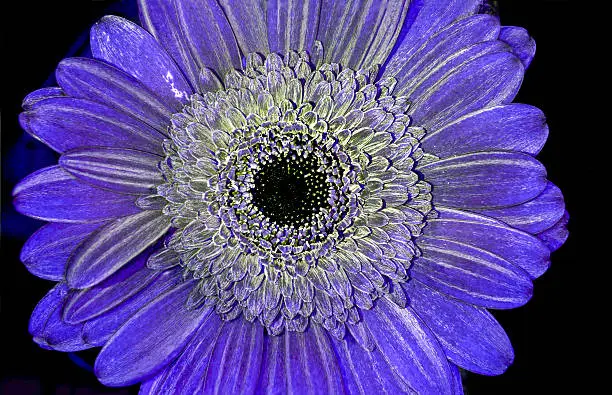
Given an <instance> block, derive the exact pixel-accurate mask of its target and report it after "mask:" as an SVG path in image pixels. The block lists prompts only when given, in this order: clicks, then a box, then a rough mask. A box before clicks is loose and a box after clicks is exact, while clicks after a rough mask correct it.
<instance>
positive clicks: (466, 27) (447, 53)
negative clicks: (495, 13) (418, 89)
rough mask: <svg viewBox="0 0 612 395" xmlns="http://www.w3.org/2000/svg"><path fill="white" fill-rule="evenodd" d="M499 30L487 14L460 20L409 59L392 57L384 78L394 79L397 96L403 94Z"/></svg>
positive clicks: (494, 37) (496, 22) (438, 34)
mask: <svg viewBox="0 0 612 395" xmlns="http://www.w3.org/2000/svg"><path fill="white" fill-rule="evenodd" d="M499 29H500V27H499V22H498V20H497V18H494V17H492V16H489V15H474V16H471V17H468V18H464V19H461V20H459V21H457V22H455V23H452V24H451V25H449V26H447V27H446V28H444V29H442V30H441V31H439V32H438V33H436V34H435V35H434V36H433V37H431V38H430V39H429V40H428V41H427V42H425V43H423V45H422V46H421V47H420V48H419V49H418V50H417V51H415V52H413V53H412V55H411V56H410V57H408V58H405V57H401V56H395V55H394V56H392V57H391V58H390V60H389V62H388V64H387V65H386V68H385V70H384V71H383V78H384V77H394V78H395V79H396V80H397V93H399V94H403V92H405V91H408V90H409V89H411V88H413V87H414V85H415V83H416V81H417V80H419V79H423V78H424V77H425V76H426V75H427V74H429V73H433V72H434V70H436V69H437V68H440V67H441V66H442V65H443V64H445V63H447V62H448V61H449V60H450V59H452V58H457V57H458V56H459V55H460V53H461V52H462V51H463V52H465V51H466V48H468V47H470V46H473V45H474V44H477V43H480V42H483V41H490V40H494V39H496V38H497V36H498V35H499Z"/></svg>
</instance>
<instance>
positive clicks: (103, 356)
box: [94, 281, 212, 387]
mask: <svg viewBox="0 0 612 395" xmlns="http://www.w3.org/2000/svg"><path fill="white" fill-rule="evenodd" d="M194 284H195V281H187V282H185V283H183V284H181V285H180V286H178V287H176V288H174V289H173V290H171V291H170V292H167V293H165V294H163V295H161V296H160V297H158V298H157V299H155V300H154V301H153V302H151V303H150V304H148V305H147V306H146V307H145V308H144V309H142V310H140V311H139V312H138V313H136V314H135V315H134V316H133V317H132V318H131V319H130V320H129V321H128V322H126V323H125V324H124V325H123V326H122V327H121V328H120V329H119V330H118V331H117V332H116V333H115V334H114V335H113V337H112V338H111V339H110V340H109V342H108V343H107V344H106V345H105V346H104V348H102V351H100V354H99V355H98V358H97V359H96V363H95V366H94V370H95V373H96V376H97V377H98V379H99V380H100V381H101V382H102V383H103V384H105V385H108V386H111V387H114V386H125V385H130V384H134V383H137V382H138V381H140V380H142V379H143V378H145V377H148V376H150V375H151V374H152V373H154V372H155V371H157V370H159V369H161V368H163V367H164V366H166V365H167V364H168V363H169V362H170V361H172V360H174V358H176V357H177V355H178V354H179V353H180V351H181V349H182V347H183V346H184V345H185V344H186V343H187V342H188V341H189V340H190V339H191V337H192V336H193V334H194V333H195V330H196V329H197V328H198V327H199V326H200V324H201V323H202V322H203V321H204V319H205V318H206V317H207V316H208V315H209V314H210V313H211V312H212V310H211V309H210V308H202V309H196V310H187V309H186V308H185V301H186V299H187V296H188V295H189V292H191V290H192V289H193V286H194Z"/></svg>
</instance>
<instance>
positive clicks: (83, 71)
mask: <svg viewBox="0 0 612 395" xmlns="http://www.w3.org/2000/svg"><path fill="white" fill-rule="evenodd" d="M55 78H56V79H57V83H58V84H59V85H60V86H61V87H62V88H63V89H64V90H65V91H66V93H68V94H69V95H70V96H72V97H76V98H81V99H87V100H91V101H94V102H97V103H100V104H104V105H106V106H108V107H111V108H115V109H117V110H120V111H122V112H124V113H126V114H128V115H130V116H131V117H133V118H135V119H138V120H139V121H141V122H142V123H144V124H147V125H150V126H151V127H153V128H155V130H157V131H158V133H159V138H160V139H162V138H163V137H165V136H166V129H167V128H168V125H170V117H171V116H172V114H173V113H175V112H178V111H180V109H181V106H180V103H179V102H172V101H170V102H169V101H167V100H163V98H160V97H159V96H158V95H157V94H156V93H154V92H152V91H151V90H149V88H147V87H146V86H145V85H144V84H143V83H142V82H140V81H139V80H137V79H136V78H134V77H132V76H131V75H128V74H126V73H125V72H123V71H121V70H119V69H118V68H116V67H114V66H111V65H109V64H106V63H103V62H100V61H97V60H94V59H87V58H69V59H64V60H63V61H61V62H60V64H59V65H58V66H57V69H56V71H55Z"/></svg>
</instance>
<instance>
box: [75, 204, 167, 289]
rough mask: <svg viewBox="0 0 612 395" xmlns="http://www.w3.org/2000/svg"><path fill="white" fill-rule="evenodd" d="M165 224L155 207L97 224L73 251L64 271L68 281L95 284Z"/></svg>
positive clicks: (155, 237)
mask: <svg viewBox="0 0 612 395" xmlns="http://www.w3.org/2000/svg"><path fill="white" fill-rule="evenodd" d="M169 228H170V219H169V218H167V217H166V216H164V215H163V214H161V213H160V212H159V211H143V212H140V213H138V214H134V215H131V216H129V217H124V218H120V219H117V220H115V221H113V222H111V223H109V224H108V225H105V226H103V227H101V228H100V229H98V230H97V231H96V232H94V233H93V234H92V235H91V236H90V237H88V238H87V239H86V240H85V241H84V242H83V243H81V245H79V247H78V248H77V249H76V250H75V251H74V254H73V255H72V257H71V258H70V262H69V263H68V270H67V272H66V279H67V281H68V284H69V285H70V287H71V288H87V287H91V286H93V285H96V284H99V283H100V282H101V281H103V280H104V279H106V278H108V277H109V276H110V275H112V274H113V273H115V272H116V271H117V270H119V269H120V268H121V267H122V266H123V265H125V264H126V263H128V262H129V261H130V260H132V259H133V258H135V257H136V256H137V255H138V254H140V253H141V252H142V251H144V250H145V248H147V247H148V246H149V245H151V244H153V243H154V242H155V241H156V240H158V239H159V238H160V237H162V236H163V235H164V234H165V233H166V232H167V231H168V229H169Z"/></svg>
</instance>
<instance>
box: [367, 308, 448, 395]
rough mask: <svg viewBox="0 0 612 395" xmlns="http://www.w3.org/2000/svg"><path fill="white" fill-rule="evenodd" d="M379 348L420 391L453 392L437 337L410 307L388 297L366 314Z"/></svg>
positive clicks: (397, 372) (393, 366)
mask: <svg viewBox="0 0 612 395" xmlns="http://www.w3.org/2000/svg"><path fill="white" fill-rule="evenodd" d="M363 319H364V321H365V323H366V324H367V326H368V328H369V330H370V332H372V335H373V338H374V341H375V342H376V346H377V348H378V350H380V352H381V353H382V355H383V358H384V359H385V361H386V362H387V363H388V364H389V366H390V368H391V370H393V371H394V372H395V373H396V374H397V375H398V376H399V377H400V378H401V380H403V382H404V383H405V384H407V385H408V386H410V388H411V389H412V390H413V391H414V392H416V393H423V394H450V393H452V392H453V391H452V376H451V371H450V367H449V365H448V361H447V360H446V355H445V354H444V351H443V350H442V349H441V348H440V346H439V344H438V342H437V341H436V337H435V335H434V334H433V333H431V331H430V330H429V328H427V326H426V325H425V324H424V323H423V322H422V321H421V319H420V318H419V317H418V316H417V315H416V314H415V313H414V311H413V310H412V309H411V308H410V307H407V308H400V307H398V306H397V305H396V304H395V303H393V302H390V301H388V300H387V299H385V298H380V299H378V300H377V301H376V306H375V307H374V308H373V309H371V310H368V311H365V312H364V314H363Z"/></svg>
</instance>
